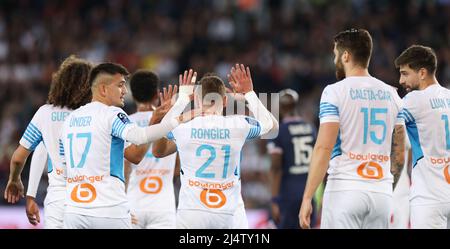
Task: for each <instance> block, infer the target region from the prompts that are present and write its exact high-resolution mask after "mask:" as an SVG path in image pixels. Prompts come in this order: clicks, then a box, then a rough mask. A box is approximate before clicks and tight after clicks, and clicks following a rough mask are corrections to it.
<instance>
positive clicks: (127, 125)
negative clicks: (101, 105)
mask: <svg viewBox="0 0 450 249" xmlns="http://www.w3.org/2000/svg"><path fill="white" fill-rule="evenodd" d="M109 115H110V116H109V120H110V122H111V136H113V137H117V138H121V139H123V140H125V141H126V139H125V134H127V132H128V130H130V129H131V128H133V127H135V126H136V124H135V123H133V122H131V121H130V118H129V117H128V115H127V114H126V113H125V112H124V111H123V110H122V109H120V108H114V109H113V110H112V111H111V113H110V114H109Z"/></svg>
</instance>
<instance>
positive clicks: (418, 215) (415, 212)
mask: <svg viewBox="0 0 450 249" xmlns="http://www.w3.org/2000/svg"><path fill="white" fill-rule="evenodd" d="M411 228H413V229H430V228H434V229H445V228H447V229H450V203H445V204H436V205H420V206H411Z"/></svg>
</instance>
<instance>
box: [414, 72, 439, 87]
mask: <svg viewBox="0 0 450 249" xmlns="http://www.w3.org/2000/svg"><path fill="white" fill-rule="evenodd" d="M435 84H439V83H438V81H437V79H436V76H434V75H433V76H432V77H429V78H426V79H424V80H423V81H422V82H421V83H420V87H419V90H424V89H425V88H427V87H429V86H432V85H435Z"/></svg>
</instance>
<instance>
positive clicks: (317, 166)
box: [303, 146, 331, 201]
mask: <svg viewBox="0 0 450 249" xmlns="http://www.w3.org/2000/svg"><path fill="white" fill-rule="evenodd" d="M330 155H331V149H330V148H325V147H319V146H316V147H315V148H314V151H313V155H312V159H311V165H310V169H309V173H308V180H307V182H306V187H305V193H304V194H303V200H309V201H310V200H312V198H313V197H314V193H315V192H316V190H317V188H318V187H319V185H320V183H322V182H323V179H324V177H325V174H326V173H327V169H328V163H329V160H330Z"/></svg>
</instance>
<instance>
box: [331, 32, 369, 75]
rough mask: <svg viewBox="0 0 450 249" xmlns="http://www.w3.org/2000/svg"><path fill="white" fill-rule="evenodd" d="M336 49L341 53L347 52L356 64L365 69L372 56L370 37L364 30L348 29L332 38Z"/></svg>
mask: <svg viewBox="0 0 450 249" xmlns="http://www.w3.org/2000/svg"><path fill="white" fill-rule="evenodd" d="M334 42H335V43H336V49H337V50H338V51H339V52H340V53H342V52H343V51H345V50H347V51H348V52H349V53H350V54H351V55H352V57H353V60H354V62H355V63H356V64H358V65H360V66H362V67H364V68H367V67H368V66H369V61H370V57H371V56H372V46H373V44H372V37H371V36H370V34H369V32H368V31H367V30H365V29H354V28H352V29H349V30H345V31H342V32H339V33H338V34H337V35H336V36H335V37H334Z"/></svg>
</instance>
